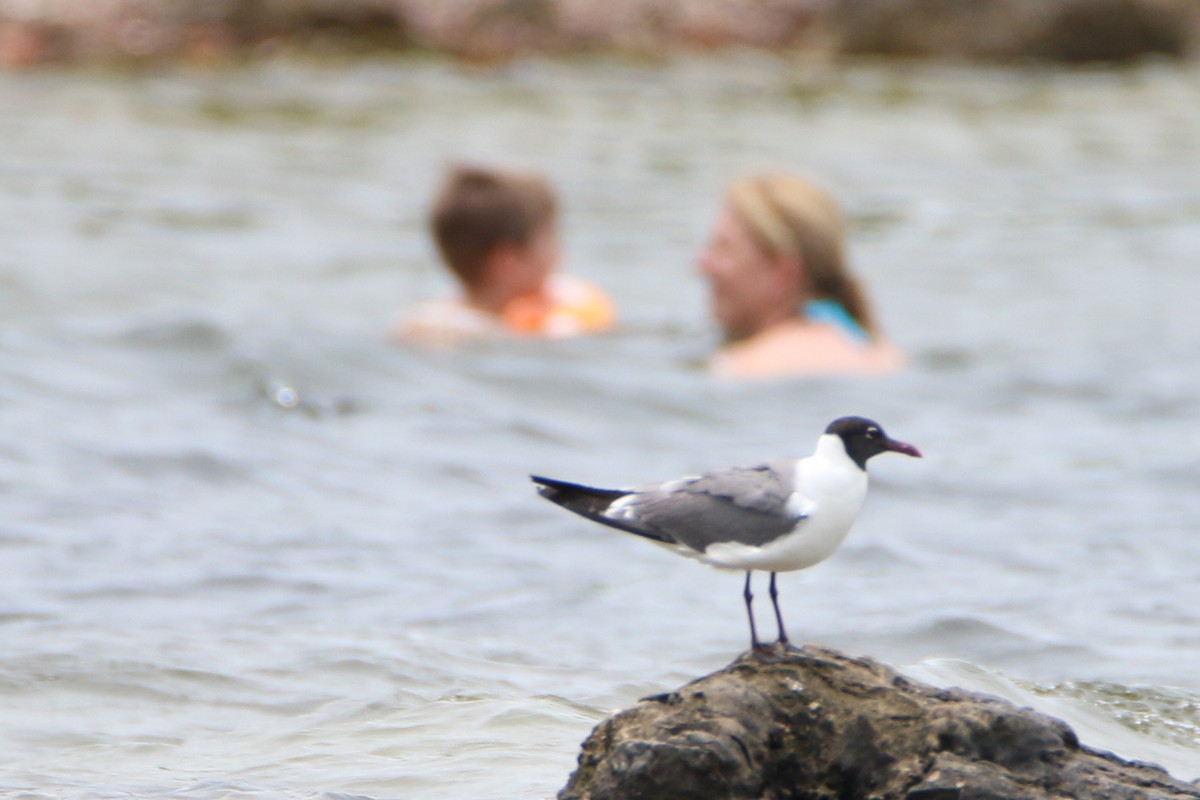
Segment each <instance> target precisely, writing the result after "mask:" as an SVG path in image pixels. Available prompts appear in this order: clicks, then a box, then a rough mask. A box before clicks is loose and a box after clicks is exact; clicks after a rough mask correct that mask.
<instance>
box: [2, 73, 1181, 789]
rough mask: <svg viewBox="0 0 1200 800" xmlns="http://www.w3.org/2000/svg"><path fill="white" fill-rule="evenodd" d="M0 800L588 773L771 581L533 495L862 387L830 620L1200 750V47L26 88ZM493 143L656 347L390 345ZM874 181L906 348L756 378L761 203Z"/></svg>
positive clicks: (806, 602) (877, 224) (878, 234)
mask: <svg viewBox="0 0 1200 800" xmlns="http://www.w3.org/2000/svg"><path fill="white" fill-rule="evenodd" d="M0 104H2V105H3V108H4V109H5V113H4V114H2V115H0V140H2V141H3V142H4V143H5V146H4V148H3V149H2V150H0V237H2V239H0V240H2V241H3V248H2V249H0V312H2V313H3V320H4V324H3V326H0V417H2V418H3V422H4V425H3V430H4V434H3V437H2V438H0V503H2V509H3V512H2V514H0V636H2V637H3V638H2V641H3V643H4V645H3V648H2V650H0V697H2V701H0V703H2V706H0V707H2V708H3V714H0V794H2V795H6V796H14V797H24V798H42V797H45V798H93V797H103V798H110V797H137V798H142V797H147V798H149V797H178V798H189V800H191V799H198V798H216V797H248V798H259V797H262V798H266V797H327V798H334V797H346V796H365V797H371V798H464V797H473V798H512V797H522V798H540V797H548V796H552V795H553V794H554V792H555V791H556V790H557V789H558V788H559V787H560V786H561V785H562V784H563V783H564V782H565V780H566V777H567V774H568V773H569V771H570V769H571V768H572V766H573V764H574V759H575V755H576V752H577V746H578V743H579V742H580V740H582V738H583V737H584V736H585V735H586V734H587V733H588V731H589V730H590V728H591V727H592V726H593V725H594V724H595V723H596V722H597V721H598V720H600V719H602V718H603V716H604V715H605V714H607V713H608V712H610V711H611V710H613V709H616V708H620V707H623V706H626V705H629V704H631V703H632V702H634V701H635V700H636V699H637V698H638V697H640V696H643V695H646V694H649V693H652V692H657V691H662V690H664V689H667V688H672V687H674V686H675V685H677V684H679V683H681V682H683V681H685V680H688V679H690V678H692V677H696V676H698V675H700V674H702V673H704V672H707V671H710V670H712V669H715V668H718V667H720V666H722V665H724V664H725V663H727V662H729V661H730V660H732V659H733V658H734V656H735V655H736V654H737V653H738V652H739V651H740V650H741V649H742V648H743V647H744V645H745V638H746V631H745V621H744V618H743V613H742V607H741V599H740V590H741V578H740V576H738V575H736V574H726V573H719V572H715V571H709V570H707V569H705V568H703V567H700V566H698V565H695V564H690V563H686V562H684V561H681V560H679V559H677V558H675V557H674V556H672V555H671V554H669V553H666V552H663V551H660V550H658V549H657V548H653V547H650V546H648V545H646V544H645V543H643V542H639V541H635V540H633V539H631V538H629V537H624V536H622V535H620V534H618V533H617V532H614V531H610V530H606V529H603V528H600V527H598V526H594V525H589V524H587V523H585V522H583V521H581V520H578V519H576V518H573V517H570V516H569V515H567V514H565V513H563V512H561V511H560V510H558V509H555V508H554V507H552V506H550V505H549V504H547V503H545V502H543V501H541V500H539V499H538V498H537V497H536V496H535V495H534V494H533V492H532V490H531V488H530V486H529V484H528V481H527V477H526V476H527V474H528V473H529V472H543V473H546V474H549V475H557V476H562V477H566V478H572V479H577V480H581V481H585V482H592V483H598V484H617V485H621V484H628V483H640V482H645V481H652V480H657V479H664V478H668V477H673V476H675V475H679V474H684V473H686V472H689V471H692V470H696V469H702V468H706V467H716V466H724V465H726V464H732V463H744V462H748V461H754V460H757V459H760V458H765V457H771V456H780V455H801V454H805V453H807V452H808V451H809V450H810V448H811V447H812V444H813V442H814V440H815V437H816V434H817V433H818V432H819V431H820V430H821V428H822V427H823V426H824V425H825V424H826V423H827V422H828V421H829V419H831V418H833V417H835V416H838V415H841V414H845V413H860V414H867V415H870V416H873V417H875V418H877V419H878V420H880V421H881V422H883V423H884V424H885V425H886V426H887V427H888V429H889V431H890V432H891V433H892V434H894V435H896V436H898V437H900V438H903V439H905V440H909V441H912V442H914V443H916V444H918V445H919V446H920V447H921V448H922V449H923V450H924V452H925V453H926V456H927V457H926V459H924V460H923V461H920V462H915V461H910V460H907V459H890V460H889V459H880V460H879V461H877V462H875V463H873V465H872V466H873V472H874V476H875V483H874V489H873V492H872V496H871V498H870V499H869V501H868V505H867V509H866V511H865V512H864V514H863V517H862V519H861V521H860V524H859V525H858V527H857V528H856V530H855V531H854V533H853V534H852V536H851V538H850V539H849V541H848V542H847V544H846V545H845V547H844V548H843V549H842V550H841V551H840V552H839V553H838V554H837V555H836V556H835V557H834V558H832V559H831V560H829V561H828V562H826V563H824V564H822V565H821V566H819V567H817V568H815V569H813V570H811V571H809V572H806V573H800V574H793V575H788V576H785V577H784V578H783V579H782V582H781V586H782V592H783V600H784V604H785V606H786V611H787V614H788V619H789V622H790V628H791V629H792V633H793V635H794V637H795V638H799V639H805V640H809V641H814V642H820V643H823V644H826V645H831V646H835V647H840V648H843V649H846V650H848V651H850V652H852V653H856V654H864V655H870V656H873V657H876V658H879V659H881V660H885V661H887V662H889V663H892V664H896V665H900V666H904V667H905V668H906V669H907V670H908V671H909V672H910V673H911V674H914V675H916V676H918V677H923V678H925V679H927V680H932V681H935V682H940V683H950V684H959V685H963V686H968V687H971V688H978V689H983V690H986V691H990V692H994V693H998V694H1005V695H1007V696H1010V697H1013V698H1014V699H1017V700H1018V701H1020V702H1022V703H1026V704H1031V705H1035V706H1037V707H1039V708H1042V709H1043V710H1046V711H1048V712H1049V713H1054V714H1057V715H1060V716H1063V717H1066V718H1067V719H1068V720H1070V721H1071V722H1072V723H1073V724H1075V725H1076V726H1077V728H1078V730H1079V731H1080V733H1081V735H1082V736H1083V738H1084V740H1085V741H1087V742H1090V743H1092V744H1095V745H1097V746H1101V747H1105V748H1108V749H1112V750H1116V751H1117V752H1119V753H1121V754H1122V755H1125V756H1129V757H1138V758H1150V759H1153V760H1156V761H1159V762H1160V763H1163V764H1164V765H1167V766H1169V767H1170V768H1171V769H1172V770H1173V771H1174V772H1175V773H1176V774H1177V775H1180V776H1182V777H1189V778H1190V777H1195V776H1197V775H1200V580H1197V578H1196V565H1197V564H1198V563H1200V488H1198V487H1200V432H1198V431H1200V427H1198V422H1200V399H1198V398H1200V357H1198V356H1197V353H1198V352H1200V315H1198V314H1197V313H1196V308H1197V302H1198V298H1200V269H1197V267H1198V262H1200V73H1198V72H1197V71H1196V69H1195V68H1176V67H1169V66H1163V65H1147V66H1144V67H1140V68H1137V69H1134V70H1129V71H1119V72H1109V71H1089V72H1073V73H1048V72H1032V71H995V72H993V71H973V72H963V71H956V70H944V69H935V68H914V67H903V68H900V67H896V68H891V69H889V68H884V67H870V66H868V67H856V68H846V69H839V70H826V69H819V68H813V67H805V66H799V65H796V64H790V63H787V62H784V61H778V60H774V59H765V58H758V57H752V56H743V57H737V58H730V59H723V60H720V61H684V62H680V63H675V64H670V65H643V64H614V63H573V64H558V65H552V64H542V63H525V64H517V65H513V66H510V67H506V68H500V69H487V70H484V69H474V68H459V67H455V66H450V65H446V64H440V63H424V62H381V63H358V64H353V65H341V66H313V65H306V64H295V63H292V64H286V63H285V64H271V65H263V66H258V67H254V68H252V69H247V70H244V71H233V72H224V73H218V74H191V73H186V72H178V73H175V72H171V73H158V74H142V75H132V76H131V75H104V74H101V75H96V74H85V73H71V72H62V73H59V72H45V73H28V74H6V75H0ZM456 157H469V158H480V159H497V160H502V161H506V162H515V163H519V164H524V165H528V166H533V167H536V168H539V169H543V170H545V171H546V172H547V173H548V174H549V175H550V176H551V177H552V178H553V180H554V181H555V182H556V184H557V185H558V186H559V188H560V189H561V192H562V195H563V200H564V205H565V228H566V230H565V236H566V240H567V244H568V249H569V262H570V263H569V267H570V271H572V272H574V273H576V274H579V275H583V276H586V277H588V278H590V279H591V280H593V281H595V282H597V283H599V284H601V285H603V286H604V287H605V288H607V289H608V290H609V292H610V293H611V294H612V295H613V296H614V298H615V300H616V302H617V304H618V306H619V308H620V310H621V313H622V317H623V322H624V325H623V328H622V330H621V332H619V333H617V334H615V335H612V336H607V337H601V338H597V339H592V340H587V341H571V342H562V343H524V344H513V343H495V344H491V345H486V346H481V347H478V348H475V349H470V350H467V351H463V352H458V353H427V352H418V351H412V350H408V349H404V348H402V347H398V346H395V345H391V344H389V343H388V342H387V341H386V340H385V338H384V336H383V331H384V328H385V326H386V324H387V322H388V319H389V317H390V316H391V315H392V314H393V313H394V312H395V311H396V310H397V309H399V308H402V307H404V306H405V305H406V304H409V303H411V302H414V301H416V300H418V299H421V298H424V297H428V296H430V295H433V294H439V293H444V292H446V291H447V290H448V284H447V282H446V280H445V279H444V277H443V276H442V275H441V273H440V272H439V270H438V269H437V268H436V266H435V265H434V262H433V256H432V251H431V248H430V246H429V244H428V243H427V241H426V238H425V235H424V231H423V217H424V213H425V203H426V200H427V198H428V197H429V194H430V192H431V190H432V188H433V185H434V182H435V181H436V179H437V176H438V174H439V171H440V169H441V167H442V165H443V164H444V163H445V162H446V161H447V160H448V159H452V158H456ZM773 166H787V167H790V168H795V169H798V170H801V171H803V172H805V173H808V174H810V175H813V176H815V177H816V178H818V179H819V180H820V181H822V182H823V183H825V184H826V185H827V186H829V187H830V188H831V189H833V190H834V191H835V192H836V193H837V195H838V196H839V197H840V198H842V200H843V201H844V203H845V205H846V207H847V209H848V211H849V213H850V215H851V219H852V249H853V255H854V261H855V263H856V265H857V267H858V268H859V269H860V271H861V272H862V273H863V274H864V275H865V276H866V277H867V279H868V280H869V282H870V285H871V287H872V289H873V293H874V295H875V299H876V301H877V303H878V305H879V309H880V312H881V315H882V317H883V320H884V324H885V327H886V328H887V329H888V330H889V331H890V333H891V335H892V336H893V338H895V339H896V340H897V341H898V342H900V343H901V344H902V345H903V346H904V347H906V348H907V350H908V351H909V353H910V355H911V357H912V369H911V370H910V371H909V372H908V373H906V374H904V375H902V376H899V377H896V378H890V379H886V380H882V381H841V380H836V381H835V380H794V381H781V382H770V383H755V384H744V385H737V384H726V383H720V382H716V381H714V380H712V379H710V378H709V377H707V376H706V375H705V374H704V371H703V369H702V368H701V364H702V360H703V357H704V355H705V354H706V353H707V352H708V349H709V347H710V346H711V344H712V341H713V335H712V331H711V329H710V327H709V325H708V324H707V322H706V318H705V316H706V312H705V300H704V291H703V287H702V286H701V284H700V281H699V280H698V278H697V276H696V274H695V271H694V268H693V266H692V261H693V255H694V253H695V252H696V250H697V249H698V247H699V245H700V243H701V242H702V240H703V237H704V233H705V229H706V226H707V225H708V222H709V220H710V218H711V215H712V212H713V206H714V203H715V200H716V197H717V194H718V192H719V190H720V187H721V186H722V185H723V183H724V182H725V181H726V180H727V179H729V178H730V177H732V176H735V175H737V174H740V173H741V172H743V171H745V170H748V169H758V168H763V167H773Z"/></svg>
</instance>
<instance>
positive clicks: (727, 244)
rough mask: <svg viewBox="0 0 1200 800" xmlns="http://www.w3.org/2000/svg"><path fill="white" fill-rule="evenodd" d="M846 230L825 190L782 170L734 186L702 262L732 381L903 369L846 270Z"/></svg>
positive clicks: (722, 364) (723, 367)
mask: <svg viewBox="0 0 1200 800" xmlns="http://www.w3.org/2000/svg"><path fill="white" fill-rule="evenodd" d="M845 251H846V246H845V224H844V222H843V219H842V214H841V211H840V209H839V208H838V206H837V203H835V202H834V200H833V198H831V197H830V196H829V195H828V194H826V193H825V192H824V191H822V190H821V189H819V188H817V187H816V186H814V185H812V184H811V183H809V182H807V181H805V180H803V179H802V178H799V177H796V176H793V175H789V174H784V173H771V174H764V175H755V176H751V177H747V178H743V179H741V180H738V181H736V182H734V183H733V184H732V185H731V186H730V187H729V190H728V191H727V193H726V195H725V199H724V202H723V204H722V206H721V208H720V210H719V212H718V214H717V218H716V221H715V222H714V224H713V228H712V233H711V235H710V238H709V242H708V244H707V246H706V247H705V248H704V250H703V252H701V253H700V256H699V259H698V261H699V267H700V271H701V272H702V273H703V274H704V276H705V277H706V278H707V279H708V282H709V291H710V304H711V311H712V315H713V317H714V318H715V320H716V321H717V323H718V324H719V325H720V326H721V330H722V332H723V334H724V342H723V344H722V346H721V348H720V349H719V350H718V351H717V353H716V354H715V355H714V356H713V357H712V360H711V367H712V370H713V372H714V373H715V374H717V375H721V376H726V377H746V378H755V377H773V376H784V375H805V374H807V375H834V374H843V375H881V374H886V373H890V372H895V371H897V370H899V369H900V368H901V367H902V366H903V364H904V358H903V356H902V354H901V353H900V351H899V350H898V349H897V348H896V347H895V346H893V345H892V344H891V343H889V342H888V341H887V340H886V339H885V338H884V336H883V334H882V333H881V332H880V330H879V328H878V326H877V325H876V322H875V319H874V315H873V314H872V311H871V307H870V304H869V303H868V301H867V297H866V293H865V292H864V290H863V287H862V285H861V283H860V281H859V279H858V278H857V277H856V276H855V275H853V274H851V272H850V271H849V269H848V268H847V266H846V253H845Z"/></svg>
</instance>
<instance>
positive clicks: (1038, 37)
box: [827, 0, 1200, 62]
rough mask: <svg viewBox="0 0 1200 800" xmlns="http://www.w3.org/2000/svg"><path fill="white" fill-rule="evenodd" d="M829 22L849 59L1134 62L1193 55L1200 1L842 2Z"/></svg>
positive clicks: (1199, 30)
mask: <svg viewBox="0 0 1200 800" xmlns="http://www.w3.org/2000/svg"><path fill="white" fill-rule="evenodd" d="M827 24H828V26H829V28H830V30H831V33H832V36H833V38H834V39H835V40H836V45H835V49H837V50H838V51H839V52H842V53H849V54H854V53H858V54H870V55H892V56H922V57H930V56H932V57H937V58H947V57H950V58H962V59H969V60H975V61H1011V60H1013V59H1038V60H1046V61H1065V62H1084V61H1107V62H1118V61H1129V60H1132V59H1136V58H1141V57H1144V56H1147V55H1152V54H1161V55H1169V56H1177V57H1178V56H1186V55H1188V54H1189V52H1191V51H1193V50H1195V49H1196V44H1197V41H1200V4H1197V3H1196V2H1195V0H973V2H969V3H963V2H959V0H840V2H837V3H835V4H834V5H833V7H832V8H831V11H830V15H829V18H828V20H827Z"/></svg>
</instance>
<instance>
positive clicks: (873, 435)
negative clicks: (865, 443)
mask: <svg viewBox="0 0 1200 800" xmlns="http://www.w3.org/2000/svg"><path fill="white" fill-rule="evenodd" d="M881 436H883V431H881V430H879V428H867V438H868V439H878V438H879V437H881Z"/></svg>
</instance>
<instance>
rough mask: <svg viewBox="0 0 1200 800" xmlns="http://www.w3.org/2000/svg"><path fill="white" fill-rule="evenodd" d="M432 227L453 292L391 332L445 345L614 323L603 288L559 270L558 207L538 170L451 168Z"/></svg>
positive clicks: (559, 333)
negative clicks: (457, 292)
mask: <svg viewBox="0 0 1200 800" xmlns="http://www.w3.org/2000/svg"><path fill="white" fill-rule="evenodd" d="M430 228H431V230H432V233H433V238H434V241H435V242H436V244H437V248H438V252H439V254H440V255H441V257H442V261H443V262H444V263H445V265H446V267H447V268H448V269H449V270H450V272H451V273H453V275H454V277H455V278H456V279H457V281H458V284H459V288H460V295H459V296H458V297H456V298H452V299H444V300H431V301H427V302H424V303H421V304H420V305H418V306H417V307H416V308H414V309H412V310H411V311H409V312H408V313H406V314H404V315H403V316H402V317H401V318H400V319H398V320H397V321H396V322H395V323H394V324H393V325H392V334H393V336H394V337H395V338H397V339H400V340H403V341H417V342H423V343H434V344H438V343H441V344H449V343H454V342H457V341H461V340H464V339H472V338H478V337H487V336H495V335H505V334H509V335H518V336H543V337H565V336H578V335H580V334H587V333H597V332H601V331H606V330H609V329H611V328H612V327H613V326H614V324H615V322H616V314H615V312H614V310H613V306H612V303H611V302H610V301H609V299H608V297H607V296H606V295H605V294H604V293H603V292H602V291H600V289H598V288H596V287H595V286H593V285H591V284H589V283H586V282H585V281H582V280H579V279H577V278H571V277H568V276H565V275H561V274H559V273H558V272H557V270H558V266H559V263H560V262H561V260H562V248H561V246H560V244H559V240H558V204H557V200H556V198H555V195H554V191H553V189H551V187H550V185H549V183H548V182H547V181H546V180H545V179H544V178H542V177H541V176H540V175H535V174H531V173H526V172H517V171H507V170H499V169H490V168H484V167H475V166H458V167H454V168H452V169H451V170H450V172H449V174H448V175H447V176H446V179H445V181H444V183H443V185H442V187H441V189H440V191H439V192H438V195H437V197H436V199H435V201H434V205H433V210H432V213H431V215H430Z"/></svg>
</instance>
